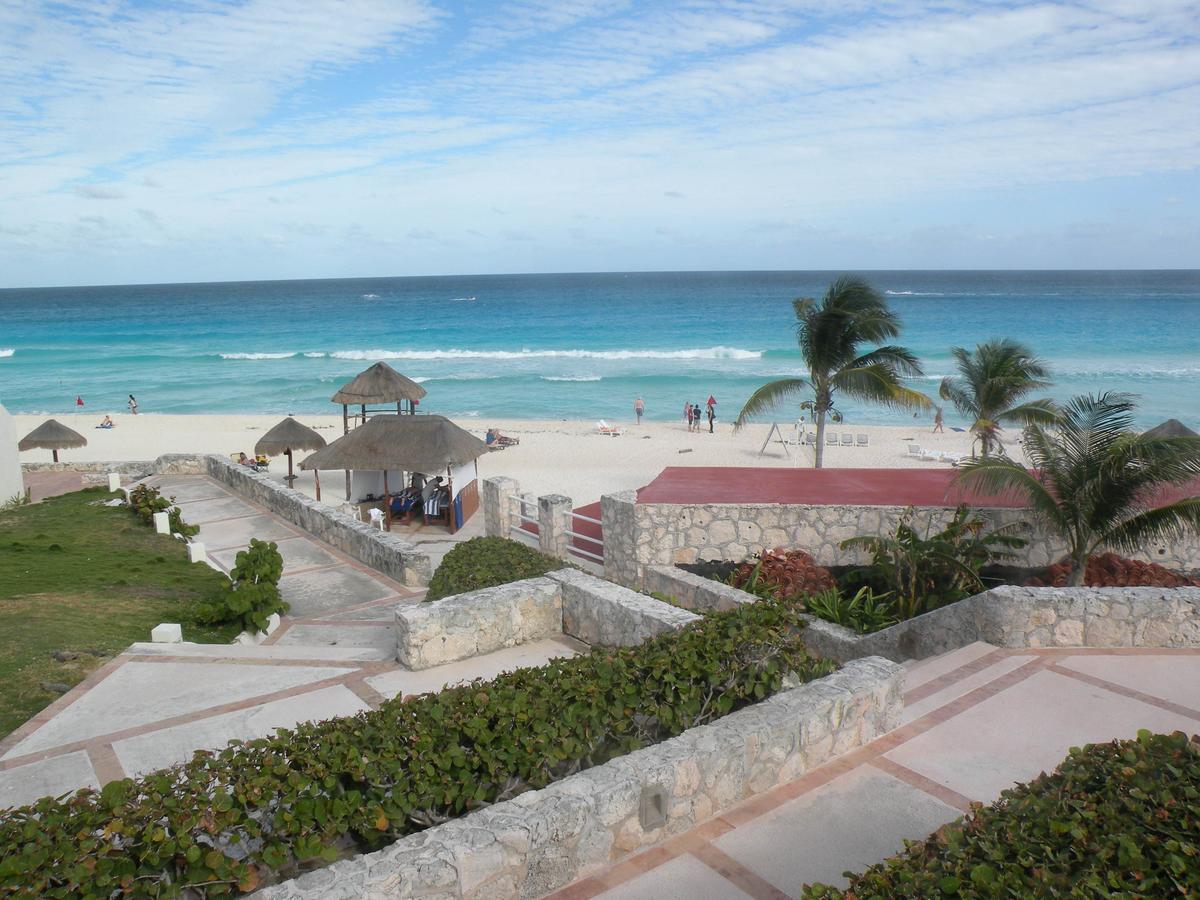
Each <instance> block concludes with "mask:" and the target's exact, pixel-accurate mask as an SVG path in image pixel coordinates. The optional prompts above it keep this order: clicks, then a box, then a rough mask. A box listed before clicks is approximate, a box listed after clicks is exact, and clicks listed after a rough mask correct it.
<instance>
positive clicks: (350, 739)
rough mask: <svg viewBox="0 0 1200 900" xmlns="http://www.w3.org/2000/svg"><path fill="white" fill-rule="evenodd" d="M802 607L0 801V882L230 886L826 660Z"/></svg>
mask: <svg viewBox="0 0 1200 900" xmlns="http://www.w3.org/2000/svg"><path fill="white" fill-rule="evenodd" d="M803 625H804V621H803V619H801V618H800V616H799V613H798V611H797V610H796V609H795V608H794V607H789V606H785V605H782V604H779V603H775V602H771V601H763V602H761V603H755V604H752V605H748V606H745V607H742V608H740V609H737V610H733V611H731V612H728V613H720V614H716V615H712V616H708V617H706V618H705V619H703V620H701V621H698V622H695V623H693V624H692V625H690V626H689V627H687V628H685V629H683V630H682V631H680V632H675V633H671V634H668V635H664V636H662V637H660V638H657V639H655V640H653V641H650V642H648V643H646V644H643V645H641V646H639V647H633V648H628V649H622V650H599V649H598V650H595V651H593V652H592V653H591V654H590V655H588V656H581V657H576V658H573V659H559V660H554V661H552V662H550V663H548V664H546V665H544V666H541V667H540V668H536V669H521V670H518V671H516V672H511V673H508V674H504V675H500V676H498V677H497V678H494V679H492V680H491V681H487V682H485V681H476V682H473V683H471V684H469V685H463V686H461V687H457V688H451V689H448V690H445V691H443V692H441V693H439V694H426V695H423V696H420V697H415V698H410V699H407V700H400V699H396V700H390V701H388V702H386V703H384V704H383V706H382V707H381V708H380V709H378V710H376V711H372V712H364V713H360V714H358V715H356V716H351V717H347V718H340V719H332V720H329V721H326V722H318V723H307V724H301V725H298V726H297V727H296V728H294V729H281V730H280V731H278V732H277V733H276V734H275V735H274V736H272V737H269V738H261V739H258V740H253V741H249V742H246V743H242V742H239V741H234V742H232V743H230V744H229V745H228V746H227V747H226V748H225V749H224V750H220V751H217V752H215V753H213V752H202V753H198V754H196V756H195V757H193V759H192V760H191V762H188V763H185V764H183V765H180V766H175V767H173V768H171V769H166V770H162V771H159V772H154V773H151V774H149V775H145V776H143V777H141V778H138V779H136V780H132V779H126V780H124V781H118V782H113V783H111V784H109V785H107V786H105V788H104V790H103V791H100V792H96V791H93V790H83V791H80V792H78V793H76V794H75V795H74V796H72V797H70V798H68V799H66V800H62V801H56V800H54V799H51V798H46V799H43V800H40V801H38V802H37V803H35V804H32V805H30V806H26V807H22V808H20V809H16V810H10V811H7V812H3V813H0V894H5V893H12V894H20V895H24V896H37V897H75V896H81V895H82V896H95V897H101V896H110V895H119V894H121V893H123V892H124V891H128V892H130V893H134V894H137V895H139V896H160V897H170V896H179V895H180V894H182V893H184V891H185V888H187V886H189V885H206V887H205V888H204V890H206V891H207V892H208V894H210V895H212V894H217V893H220V892H229V893H237V892H238V891H250V890H253V889H254V888H255V887H256V886H258V885H260V884H261V883H263V882H264V881H270V880H272V879H274V878H276V877H291V876H294V875H295V874H297V873H298V872H299V871H300V870H301V868H302V867H303V868H309V867H312V866H314V865H320V864H323V863H328V862H331V861H333V860H334V859H336V858H338V857H339V856H341V855H344V854H346V853H347V852H353V851H367V850H371V849H376V848H378V847H380V846H382V845H385V844H387V843H390V842H391V841H394V840H395V839H397V838H399V837H401V836H403V835H405V834H409V833H411V832H415V831H420V830H421V829H422V828H425V827H427V826H428V825H430V824H433V823H436V822H440V821H444V820H445V819H448V818H452V817H456V816H460V815H463V814H464V813H466V812H469V811H471V810H473V809H476V808H479V807H481V806H484V805H487V804H489V803H494V802H497V801H500V800H504V799H508V798H510V797H512V796H515V795H516V794H519V793H522V792H523V791H526V790H530V789H537V788H541V787H543V786H545V785H546V784H548V783H549V782H551V781H555V780H557V779H559V778H562V777H565V776H567V775H570V774H572V773H574V772H576V771H578V770H579V769H582V768H587V767H590V766H594V765H599V764H600V763H603V762H606V761H607V760H609V759H612V758H613V757H616V756H620V755H622V754H626V753H629V752H631V751H633V750H636V749H638V748H639V747H643V746H646V745H648V744H652V743H655V742H657V741H661V740H665V739H666V738H669V737H672V736H674V735H677V734H679V733H680V732H682V731H684V730H685V729H687V728H691V727H694V726H696V725H700V724H703V723H705V722H709V721H712V720H713V719H716V718H719V717H720V716H723V715H726V714H728V713H730V712H733V711H734V710H737V709H739V708H741V707H743V706H746V705H748V704H751V703H754V702H756V701H758V700H761V699H763V698H764V697H767V696H769V695H770V694H772V693H773V692H775V691H777V690H779V688H780V686H781V684H782V681H783V677H784V675H785V674H786V673H788V672H795V673H796V674H798V675H799V676H800V678H802V679H804V680H809V679H812V678H817V677H820V676H822V675H825V674H827V673H829V672H830V671H832V670H833V669H834V665H833V664H832V663H830V662H827V661H824V660H815V659H812V658H810V657H808V656H807V655H806V653H805V651H804V646H803V642H802V640H801V630H802V628H803Z"/></svg>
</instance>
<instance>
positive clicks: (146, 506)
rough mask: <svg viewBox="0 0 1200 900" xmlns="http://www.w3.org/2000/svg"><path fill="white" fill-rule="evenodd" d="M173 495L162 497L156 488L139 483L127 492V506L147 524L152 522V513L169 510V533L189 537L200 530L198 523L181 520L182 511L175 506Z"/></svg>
mask: <svg viewBox="0 0 1200 900" xmlns="http://www.w3.org/2000/svg"><path fill="white" fill-rule="evenodd" d="M174 504H175V498H174V497H164V496H163V495H162V494H160V493H159V491H158V489H157V488H153V487H150V485H148V484H139V485H138V486H137V487H135V488H134V489H133V490H132V491H130V492H129V508H130V509H131V510H133V512H134V514H135V515H136V516H137V517H138V518H140V519H141V520H142V521H143V522H145V523H146V524H147V525H152V524H153V523H154V514H155V513H158V512H165V511H168V510H169V511H170V512H169V514H168V516H167V519H168V522H169V523H170V527H171V534H182V535H183V536H184V537H191V536H192V535H194V534H197V533H198V532H199V531H200V526H199V525H189V524H187V523H186V522H185V521H183V513H182V512H180V510H179V507H177V506H175V505H174Z"/></svg>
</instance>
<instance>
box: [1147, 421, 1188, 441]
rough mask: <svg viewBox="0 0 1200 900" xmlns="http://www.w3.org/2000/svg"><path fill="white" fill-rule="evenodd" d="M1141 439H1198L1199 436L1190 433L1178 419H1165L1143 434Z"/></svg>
mask: <svg viewBox="0 0 1200 900" xmlns="http://www.w3.org/2000/svg"><path fill="white" fill-rule="evenodd" d="M1142 437H1152V438H1178V437H1192V438H1194V437H1200V434H1196V432H1194V431H1192V429H1190V428H1188V427H1187V426H1186V425H1184V424H1183V423H1182V422H1180V421H1179V420H1178V419H1167V421H1165V422H1163V423H1162V424H1161V425H1155V426H1154V427H1153V428H1151V429H1150V430H1149V431H1147V432H1145V433H1144V434H1143V435H1142Z"/></svg>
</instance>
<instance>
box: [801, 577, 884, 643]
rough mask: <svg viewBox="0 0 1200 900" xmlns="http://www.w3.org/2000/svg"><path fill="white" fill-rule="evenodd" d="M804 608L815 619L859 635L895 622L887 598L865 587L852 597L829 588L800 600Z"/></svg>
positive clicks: (879, 629) (881, 628)
mask: <svg viewBox="0 0 1200 900" xmlns="http://www.w3.org/2000/svg"><path fill="white" fill-rule="evenodd" d="M804 605H805V606H807V607H808V611H809V612H810V613H812V614H813V615H814V616H816V617H817V618H818V619H824V620H825V621H826V622H832V623H833V624H834V625H842V626H844V627H845V628H852V629H854V630H855V631H857V632H858V633H859V634H871V633H872V632H875V631H882V630H883V629H884V628H888V627H889V626H892V625H895V624H896V622H897V621H898V619H897V618H896V608H895V606H894V605H893V604H892V602H891V600H889V599H888V595H887V594H876V593H874V592H873V591H872V590H871V589H870V588H869V587H862V588H859V589H858V592H857V593H855V594H854V596H852V597H846V596H845V595H843V594H842V592H841V591H839V590H838V589H837V588H830V589H829V590H827V591H821V592H820V593H819V594H812V595H810V596H808V597H806V598H804Z"/></svg>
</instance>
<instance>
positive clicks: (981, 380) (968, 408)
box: [938, 338, 1058, 456]
mask: <svg viewBox="0 0 1200 900" xmlns="http://www.w3.org/2000/svg"><path fill="white" fill-rule="evenodd" d="M950 353H951V354H952V355H953V356H954V358H955V360H957V362H958V371H959V375H958V376H957V377H951V376H949V375H947V376H946V377H945V378H943V379H942V386H941V388H940V389H939V391H938V393H939V395H940V396H941V398H942V399H943V400H949V401H950V402H951V403H953V404H954V406H955V408H956V409H957V410H958V411H959V412H960V413H962V414H963V415H964V416H967V417H968V418H969V419H971V420H972V425H971V432H972V433H973V434H974V435H975V436H976V437H977V438H978V439H979V444H980V448H981V452H982V453H983V455H984V456H987V455H988V454H989V453H990V452H991V450H992V447H996V448H997V449H998V450H1000V451H1001V452H1003V450H1004V446H1003V445H1002V444H1001V443H1000V434H999V433H1000V429H1001V428H1002V427H1003V426H1004V425H1008V424H1013V425H1049V424H1051V423H1052V422H1053V421H1054V419H1055V417H1056V416H1057V415H1058V412H1057V410H1058V407H1057V406H1055V404H1054V402H1053V401H1052V400H1046V399H1043V400H1030V401H1029V402H1028V403H1020V402H1019V401H1020V400H1021V398H1022V397H1024V396H1025V395H1026V394H1029V393H1031V392H1033V391H1036V390H1040V389H1042V388H1044V387H1048V386H1049V384H1050V382H1049V381H1047V380H1046V376H1047V375H1048V374H1049V370H1048V369H1047V368H1046V364H1045V363H1043V362H1042V361H1041V360H1040V359H1038V358H1037V357H1036V356H1034V355H1033V353H1032V352H1031V351H1030V350H1029V348H1027V347H1026V346H1025V345H1024V344H1020V343H1018V342H1017V341H1011V340H1008V339H1007V338H1001V339H996V340H991V341H988V342H986V343H983V344H979V345H978V346H977V347H976V348H975V349H974V350H973V351H972V350H966V349H964V348H962V347H954V348H953V349H951V351H950Z"/></svg>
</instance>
